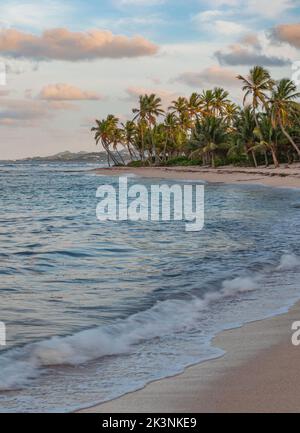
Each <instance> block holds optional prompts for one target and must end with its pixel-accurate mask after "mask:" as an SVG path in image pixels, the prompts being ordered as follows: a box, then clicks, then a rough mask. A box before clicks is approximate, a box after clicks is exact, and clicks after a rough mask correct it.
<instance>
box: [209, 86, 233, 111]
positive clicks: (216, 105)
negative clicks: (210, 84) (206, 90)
mask: <svg viewBox="0 0 300 433" xmlns="http://www.w3.org/2000/svg"><path fill="white" fill-rule="evenodd" d="M229 104H230V100H229V93H228V92H227V91H226V90H224V89H222V87H215V89H214V90H213V100H212V111H213V114H214V115H215V116H223V115H224V113H225V112H226V109H227V106H228V105H229Z"/></svg>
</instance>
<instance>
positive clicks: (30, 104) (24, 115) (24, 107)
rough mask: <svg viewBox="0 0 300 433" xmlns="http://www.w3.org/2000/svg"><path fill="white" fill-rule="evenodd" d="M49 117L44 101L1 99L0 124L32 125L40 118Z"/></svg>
mask: <svg viewBox="0 0 300 433" xmlns="http://www.w3.org/2000/svg"><path fill="white" fill-rule="evenodd" d="M48 117H51V115H50V111H49V109H48V107H47V106H46V105H45V103H42V102H40V101H33V100H28V101H26V100H12V99H4V100H3V99H1V108H0V125H2V126H33V125H35V124H36V122H37V121H38V122H40V121H41V120H42V119H45V118H48Z"/></svg>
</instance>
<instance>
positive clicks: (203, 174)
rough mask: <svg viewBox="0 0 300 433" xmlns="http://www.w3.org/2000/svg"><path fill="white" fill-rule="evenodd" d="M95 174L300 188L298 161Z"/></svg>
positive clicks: (129, 169) (130, 169)
mask: <svg viewBox="0 0 300 433" xmlns="http://www.w3.org/2000/svg"><path fill="white" fill-rule="evenodd" d="M92 172H94V173H95V174H97V175H105V176H122V175H123V176H126V175H128V174H134V175H136V176H139V177H146V178H160V179H170V180H198V181H205V182H210V183H227V184H254V185H255V184H256V185H265V186H271V187H276V188H300V163H297V164H293V165H291V166H290V167H289V168H287V167H281V168H277V169H275V168H272V167H268V168H266V167H259V168H257V169H256V168H249V167H233V166H226V167H220V168H204V167H198V166H196V167H192V166H190V167H179V166H178V167H139V168H136V167H112V168H96V169H93V170H92Z"/></svg>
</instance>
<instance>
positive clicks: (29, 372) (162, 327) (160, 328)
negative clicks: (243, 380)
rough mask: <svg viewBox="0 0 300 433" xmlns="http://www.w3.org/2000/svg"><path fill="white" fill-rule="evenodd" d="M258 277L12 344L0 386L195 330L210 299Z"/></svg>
mask: <svg viewBox="0 0 300 433" xmlns="http://www.w3.org/2000/svg"><path fill="white" fill-rule="evenodd" d="M292 264H293V268H294V267H297V266H298V265H299V260H298V259H297V257H296V256H291V255H289V256H286V255H285V256H283V257H282V259H281V262H280V265H279V266H278V268H277V269H291V266H292ZM287 266H288V267H287ZM260 278H261V277H260V276H257V275H254V276H253V277H238V278H234V279H231V280H225V281H224V282H223V284H222V288H221V290H219V291H213V292H208V293H206V294H205V295H204V296H203V297H202V298H197V297H193V298H190V299H189V300H180V299H173V300H166V301H160V302H157V303H156V304H155V305H154V306H153V307H151V308H150V309H148V310H145V311H141V312H138V313H136V314H133V315H131V316H129V317H128V318H126V319H123V320H118V321H116V322H115V323H113V324H109V325H104V326H100V327H98V328H94V329H89V330H84V331H81V332H78V333H76V334H74V335H71V336H66V337H53V338H51V339H48V340H44V341H40V342H37V343H31V344H28V345H27V346H24V347H23V348H19V349H12V350H10V351H8V352H6V353H5V354H4V355H2V356H1V357H0V390H8V389H13V388H16V387H21V386H23V385H25V384H26V383H27V382H28V381H29V380H30V379H31V378H33V377H36V376H37V375H38V374H40V373H41V372H42V371H44V368H45V367H47V366H55V365H78V364H82V363H85V362H88V361H91V360H95V359H98V358H101V357H104V356H110V355H118V354H124V353H129V352H131V351H132V350H133V348H134V345H136V344H138V343H140V342H142V341H146V340H151V339H153V338H159V337H163V336H165V335H169V334H173V333H175V332H182V331H185V330H189V329H193V328H194V327H195V325H196V324H197V321H199V320H200V319H201V312H203V311H204V310H207V309H208V308H209V307H211V305H212V304H213V303H216V302H220V301H224V300H226V299H228V298H231V297H232V298H235V297H240V296H243V293H245V292H249V291H253V290H257V289H258V288H259V285H260V284H259V283H260Z"/></svg>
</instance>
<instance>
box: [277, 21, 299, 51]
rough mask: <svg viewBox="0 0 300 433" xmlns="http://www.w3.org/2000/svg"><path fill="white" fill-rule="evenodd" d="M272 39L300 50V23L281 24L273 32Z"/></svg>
mask: <svg viewBox="0 0 300 433" xmlns="http://www.w3.org/2000/svg"><path fill="white" fill-rule="evenodd" d="M271 38H272V39H274V40H276V41H279V42H287V43H288V44H290V45H292V46H293V47H296V48H300V23H297V24H281V25H279V26H277V27H275V28H274V29H273V30H272V33H271Z"/></svg>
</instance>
